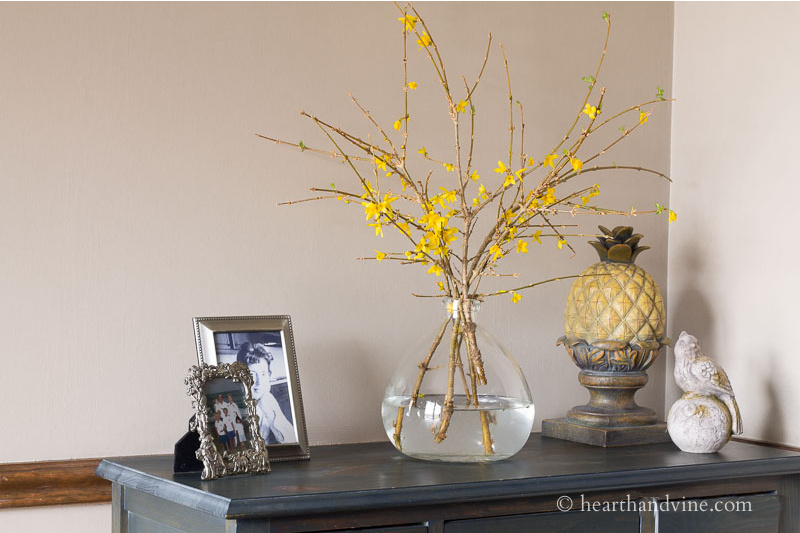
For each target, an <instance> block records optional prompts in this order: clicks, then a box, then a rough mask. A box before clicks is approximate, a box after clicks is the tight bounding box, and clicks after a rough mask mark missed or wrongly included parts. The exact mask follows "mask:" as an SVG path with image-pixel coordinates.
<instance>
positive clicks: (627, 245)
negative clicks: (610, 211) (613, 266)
mask: <svg viewBox="0 0 800 533" xmlns="http://www.w3.org/2000/svg"><path fill="white" fill-rule="evenodd" d="M597 227H598V228H600V231H602V232H603V235H602V236H601V237H598V238H597V240H596V241H589V244H591V245H592V247H593V248H594V249H595V250H596V251H597V254H598V255H599V256H600V260H601V261H610V262H613V263H633V262H634V261H636V257H637V256H638V255H639V254H640V253H642V252H643V251H645V250H649V249H650V247H649V246H639V241H640V240H642V237H643V235H642V234H641V233H634V232H633V228H632V227H631V226H617V227H616V228H614V229H613V230H610V229H608V228H606V227H605V226H597Z"/></svg>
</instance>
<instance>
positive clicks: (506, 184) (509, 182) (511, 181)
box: [503, 174, 516, 187]
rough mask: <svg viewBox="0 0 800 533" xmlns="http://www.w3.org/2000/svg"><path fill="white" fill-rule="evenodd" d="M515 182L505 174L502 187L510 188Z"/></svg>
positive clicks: (512, 177)
mask: <svg viewBox="0 0 800 533" xmlns="http://www.w3.org/2000/svg"><path fill="white" fill-rule="evenodd" d="M515 183H516V181H514V176H512V175H511V174H506V180H505V181H504V182H503V187H510V186H512V185H514V184H515Z"/></svg>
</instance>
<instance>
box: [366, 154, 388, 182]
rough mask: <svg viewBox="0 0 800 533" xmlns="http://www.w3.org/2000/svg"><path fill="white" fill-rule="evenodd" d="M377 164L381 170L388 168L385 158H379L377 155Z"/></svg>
mask: <svg viewBox="0 0 800 533" xmlns="http://www.w3.org/2000/svg"><path fill="white" fill-rule="evenodd" d="M375 166H376V167H378V168H379V169H381V170H383V171H385V170H386V161H384V160H383V159H379V158H377V157H376V158H375ZM370 188H371V187H370Z"/></svg>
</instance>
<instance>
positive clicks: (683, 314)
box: [665, 239, 716, 412]
mask: <svg viewBox="0 0 800 533" xmlns="http://www.w3.org/2000/svg"><path fill="white" fill-rule="evenodd" d="M700 242H702V239H700ZM700 254H701V251H700V250H699V249H698V248H697V247H696V246H694V245H692V244H689V245H687V246H684V247H683V248H682V249H681V251H680V253H679V254H676V255H677V257H678V258H679V260H678V261H679V262H680V263H681V269H683V270H684V271H685V272H686V273H687V274H688V275H684V276H683V284H682V285H683V286H682V287H681V288H680V289H678V291H679V292H678V293H677V296H676V297H670V300H669V302H668V305H669V306H670V309H669V310H668V314H669V317H670V319H671V323H668V324H667V332H668V337H669V338H670V339H672V342H673V343H674V342H675V341H676V340H678V336H679V335H680V334H681V331H686V332H687V333H690V334H692V335H694V336H695V337H697V338H698V339H699V341H700V344H701V345H702V344H703V343H704V342H705V343H709V342H710V341H711V339H713V338H714V328H715V327H716V324H715V320H714V313H713V309H712V307H711V304H710V303H709V301H708V299H707V298H706V295H705V294H704V292H703V290H702V288H701V287H700V286H699V284H698V282H697V280H698V278H700V277H702V276H701V274H703V271H704V270H705V266H706V265H705V263H704V262H703V258H702V257H701V255H700ZM673 265H674V264H673ZM673 267H674V266H671V268H673ZM675 285H677V284H675ZM673 286H674V285H673ZM673 286H670V290H672V288H673ZM711 348H713V347H711ZM667 353H668V354H669V357H668V359H667V376H666V394H665V407H666V412H669V409H670V407H671V406H672V403H674V402H675V401H676V400H677V399H678V398H679V397H680V395H681V392H682V391H681V390H680V389H679V388H678V386H677V385H676V384H675V379H674V378H673V372H674V369H675V353H674V351H673V350H672V348H669V350H668V352H667Z"/></svg>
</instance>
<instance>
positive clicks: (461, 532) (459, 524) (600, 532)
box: [444, 511, 639, 533]
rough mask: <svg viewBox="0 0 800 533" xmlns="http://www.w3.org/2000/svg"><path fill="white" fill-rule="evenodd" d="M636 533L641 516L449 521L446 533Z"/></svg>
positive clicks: (542, 515) (552, 515)
mask: <svg viewBox="0 0 800 533" xmlns="http://www.w3.org/2000/svg"><path fill="white" fill-rule="evenodd" d="M536 531H544V532H546V533H637V532H638V531H639V513H636V512H619V511H617V512H608V513H604V512H596V513H595V512H589V511H587V512H581V511H574V512H569V513H539V514H529V515H521V516H504V517H499V518H482V519H480V520H454V521H452V522H446V523H445V525H444V533H535V532H536Z"/></svg>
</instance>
